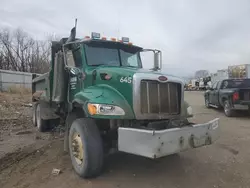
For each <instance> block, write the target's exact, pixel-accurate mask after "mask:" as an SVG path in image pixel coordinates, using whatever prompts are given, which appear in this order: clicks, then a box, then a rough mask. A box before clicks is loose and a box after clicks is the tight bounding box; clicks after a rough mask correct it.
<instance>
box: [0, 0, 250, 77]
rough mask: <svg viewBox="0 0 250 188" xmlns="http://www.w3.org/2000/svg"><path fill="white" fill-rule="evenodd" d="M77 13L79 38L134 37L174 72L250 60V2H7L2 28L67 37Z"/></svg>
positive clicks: (0, 10) (4, 2)
mask: <svg viewBox="0 0 250 188" xmlns="http://www.w3.org/2000/svg"><path fill="white" fill-rule="evenodd" d="M76 17H77V18H78V28H77V35H78V37H84V36H85V35H90V33H91V31H96V32H100V33H101V34H102V35H105V36H108V37H112V36H114V37H118V36H128V37H129V38H130V40H131V41H132V42H133V43H134V44H136V45H140V46H143V47H145V48H158V49H161V50H162V51H163V64H164V69H165V70H166V71H167V72H171V73H172V74H177V75H188V74H189V75H190V74H192V73H193V72H194V71H195V70H198V69H208V70H209V71H215V70H217V69H223V68H227V66H228V65H233V64H243V63H250V20H249V19H250V1H249V0H175V1H174V0H172V1H170V0H155V1H153V0H137V1H135V0H133V1H131V0H120V1H118V0H102V1H94V0H71V1H66V0H60V1H59V0H53V1H52V0H51V1H49V0H40V1H34V0H1V6H0V18H1V19H0V28H2V27H11V28H16V27H22V28H23V29H24V30H25V31H27V32H29V33H30V34H32V35H33V36H34V37H35V38H37V39H43V38H45V37H46V36H47V35H49V34H51V33H54V34H56V35H58V36H66V37H67V36H68V35H69V32H70V29H71V28H72V27H73V25H74V18H76ZM147 67H149V65H147Z"/></svg>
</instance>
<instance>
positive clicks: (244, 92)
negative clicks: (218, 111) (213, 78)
mask: <svg viewBox="0 0 250 188" xmlns="http://www.w3.org/2000/svg"><path fill="white" fill-rule="evenodd" d="M204 99H205V105H206V107H207V108H209V107H215V108H220V107H222V108H223V109H224V113H225V115H226V116H228V117H231V116H233V115H234V111H236V110H248V111H249V113H250V79H224V80H222V81H217V82H215V83H214V84H213V85H212V87H211V88H209V90H207V91H206V92H205V94H204Z"/></svg>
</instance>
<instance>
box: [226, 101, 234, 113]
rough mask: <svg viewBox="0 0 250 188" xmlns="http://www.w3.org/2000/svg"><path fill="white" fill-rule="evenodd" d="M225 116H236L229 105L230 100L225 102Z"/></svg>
mask: <svg viewBox="0 0 250 188" xmlns="http://www.w3.org/2000/svg"><path fill="white" fill-rule="evenodd" d="M224 114H225V115H226V116H227V117H232V116H233V115H234V111H233V109H232V108H231V105H230V103H229V101H228V100H226V101H225V102H224Z"/></svg>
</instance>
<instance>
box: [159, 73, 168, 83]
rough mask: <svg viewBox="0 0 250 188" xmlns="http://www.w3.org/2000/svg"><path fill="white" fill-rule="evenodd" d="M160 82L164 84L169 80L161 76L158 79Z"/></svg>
mask: <svg viewBox="0 0 250 188" xmlns="http://www.w3.org/2000/svg"><path fill="white" fill-rule="evenodd" d="M158 80H160V81H162V82H164V81H167V80H168V78H167V77H166V76H163V75H161V76H159V77H158Z"/></svg>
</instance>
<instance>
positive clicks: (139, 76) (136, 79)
mask: <svg viewBox="0 0 250 188" xmlns="http://www.w3.org/2000/svg"><path fill="white" fill-rule="evenodd" d="M159 76H166V77H167V78H168V80H167V81H160V80H159V79H158V77H159ZM144 79H147V80H155V81H159V82H161V83H167V82H175V83H179V84H181V105H180V106H181V109H180V112H182V107H183V102H184V82H183V81H182V80H181V79H180V78H177V77H173V76H168V75H166V74H163V73H161V72H153V73H152V74H150V73H147V74H145V73H135V74H134V75H133V110H134V113H135V117H136V119H141V120H142V119H170V118H175V117H179V116H180V115H181V114H178V115H169V114H163V113H162V114H155V113H154V114H142V113H141V100H140V94H141V87H140V83H141V80H144ZM147 87H148V86H147ZM169 100H170V98H169ZM148 108H149V107H148Z"/></svg>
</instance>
